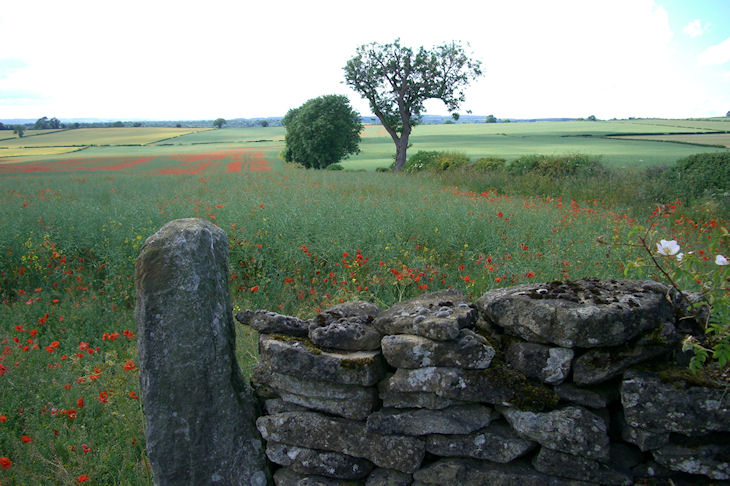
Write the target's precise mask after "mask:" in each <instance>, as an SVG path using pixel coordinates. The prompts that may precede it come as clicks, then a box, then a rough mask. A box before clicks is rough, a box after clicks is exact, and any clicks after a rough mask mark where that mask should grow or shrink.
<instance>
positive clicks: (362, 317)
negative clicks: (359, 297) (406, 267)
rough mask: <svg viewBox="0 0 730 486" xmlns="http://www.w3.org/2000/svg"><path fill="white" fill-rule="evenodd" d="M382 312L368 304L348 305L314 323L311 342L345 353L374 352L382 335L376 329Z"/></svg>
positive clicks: (328, 313) (333, 308) (312, 323)
mask: <svg viewBox="0 0 730 486" xmlns="http://www.w3.org/2000/svg"><path fill="white" fill-rule="evenodd" d="M379 313H380V308H379V307H378V306H377V305H375V304H371V303H368V302H360V301H357V302H346V303H344V304H339V305H336V306H334V307H330V308H329V309H326V310H325V311H324V312H322V313H320V314H319V315H317V317H315V318H314V319H312V321H311V323H310V325H309V339H310V340H311V341H312V342H313V343H314V344H315V345H316V346H320V347H323V348H328V349H338V350H343V351H371V350H375V349H378V348H379V347H380V338H381V337H382V336H381V334H380V333H379V332H378V331H377V330H376V329H375V327H373V319H375V317H376V316H377V315H378V314H379Z"/></svg>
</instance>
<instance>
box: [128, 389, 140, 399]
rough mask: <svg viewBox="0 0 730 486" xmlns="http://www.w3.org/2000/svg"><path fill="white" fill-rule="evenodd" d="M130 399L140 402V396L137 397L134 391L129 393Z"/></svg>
mask: <svg viewBox="0 0 730 486" xmlns="http://www.w3.org/2000/svg"><path fill="white" fill-rule="evenodd" d="M129 398H133V399H134V400H139V396H137V394H136V393H134V392H133V391H131V392H129Z"/></svg>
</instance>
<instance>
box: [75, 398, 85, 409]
mask: <svg viewBox="0 0 730 486" xmlns="http://www.w3.org/2000/svg"><path fill="white" fill-rule="evenodd" d="M76 406H77V407H79V408H84V397H81V398H79V399H78V400H76Z"/></svg>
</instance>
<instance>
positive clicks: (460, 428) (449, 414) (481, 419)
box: [367, 404, 493, 435]
mask: <svg viewBox="0 0 730 486" xmlns="http://www.w3.org/2000/svg"><path fill="white" fill-rule="evenodd" d="M492 414H493V410H492V409H491V408H489V407H485V406H484V405H477V404H469V405H456V406H453V407H449V408H445V409H442V410H428V409H410V410H401V409H396V408H383V409H381V410H378V411H377V412H374V413H372V414H371V415H370V416H369V417H368V419H367V430H368V432H378V433H380V434H404V435H428V434H468V433H469V432H473V431H475V430H477V429H481V428H482V427H486V426H487V425H489V422H491V421H492Z"/></svg>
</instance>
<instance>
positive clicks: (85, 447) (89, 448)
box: [81, 444, 91, 454]
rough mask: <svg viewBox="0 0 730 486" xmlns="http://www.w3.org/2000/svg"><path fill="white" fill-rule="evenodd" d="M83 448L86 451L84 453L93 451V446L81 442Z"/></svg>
mask: <svg viewBox="0 0 730 486" xmlns="http://www.w3.org/2000/svg"><path fill="white" fill-rule="evenodd" d="M81 450H83V451H84V454H87V453H89V452H91V447H89V446H87V445H86V444H81Z"/></svg>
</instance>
